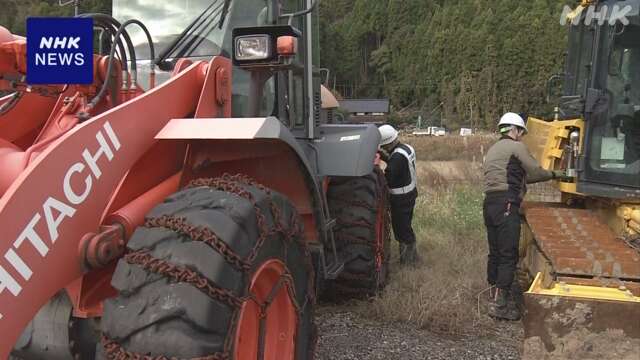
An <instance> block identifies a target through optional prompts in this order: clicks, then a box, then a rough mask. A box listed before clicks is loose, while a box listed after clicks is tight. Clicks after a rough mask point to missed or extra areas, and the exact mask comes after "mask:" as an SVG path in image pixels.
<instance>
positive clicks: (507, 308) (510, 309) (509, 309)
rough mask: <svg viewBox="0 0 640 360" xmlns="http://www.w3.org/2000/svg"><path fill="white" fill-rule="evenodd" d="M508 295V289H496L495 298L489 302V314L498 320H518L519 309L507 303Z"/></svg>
mask: <svg viewBox="0 0 640 360" xmlns="http://www.w3.org/2000/svg"><path fill="white" fill-rule="evenodd" d="M509 297H510V296H509V291H507V290H503V289H498V290H497V292H496V297H495V300H494V301H492V302H489V316H491V317H492V318H495V319H500V320H509V321H517V320H520V311H518V309H517V308H516V307H515V306H513V305H512V304H511V305H510V304H509V303H510V301H509Z"/></svg>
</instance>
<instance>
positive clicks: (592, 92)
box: [561, 1, 640, 199]
mask: <svg viewBox="0 0 640 360" xmlns="http://www.w3.org/2000/svg"><path fill="white" fill-rule="evenodd" d="M617 3H618V2H615V1H613V2H612V1H607V2H601V4H599V5H598V6H600V10H601V11H602V10H603V8H602V6H605V5H608V7H609V9H610V8H612V7H613V6H614V5H616V4H617ZM624 3H625V4H626V3H629V2H624ZM635 5H636V7H635V8H634V9H636V11H635V14H634V12H633V11H632V12H631V13H630V14H629V15H628V16H627V20H628V21H625V22H626V24H625V23H624V22H622V21H616V22H615V23H614V24H612V23H611V22H609V21H605V22H603V23H599V22H598V21H591V22H590V23H589V21H588V19H585V18H584V17H585V16H587V15H588V13H587V11H583V14H582V17H583V19H582V21H580V22H579V23H578V24H575V23H574V25H573V26H571V27H570V32H569V52H568V58H567V69H566V73H565V86H564V97H563V102H562V104H561V110H562V112H563V113H564V114H565V116H569V117H581V118H583V119H584V120H585V127H586V129H585V134H584V147H583V149H584V152H583V155H582V159H581V161H580V162H579V169H581V170H582V171H579V177H578V186H577V189H578V191H579V192H580V193H583V194H586V195H592V196H601V197H608V198H627V199H628V198H629V197H631V198H637V197H639V195H638V193H637V191H638V189H639V188H640V176H639V175H640V78H639V76H640V75H638V74H640V72H639V70H640V18H639V16H638V14H637V5H639V4H635ZM604 11H606V9H605V10H604Z"/></svg>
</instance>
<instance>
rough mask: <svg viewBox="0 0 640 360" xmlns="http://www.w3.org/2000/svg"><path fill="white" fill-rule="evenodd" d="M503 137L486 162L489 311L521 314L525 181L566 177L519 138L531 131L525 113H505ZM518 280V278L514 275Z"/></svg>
mask: <svg viewBox="0 0 640 360" xmlns="http://www.w3.org/2000/svg"><path fill="white" fill-rule="evenodd" d="M498 130H499V131H500V134H501V135H502V137H501V138H500V140H498V142H497V143H495V144H494V145H493V146H492V147H491V148H490V149H489V151H488V152H487V156H486V158H485V163H484V193H485V199H484V209H483V210H484V211H483V213H484V222H485V226H486V228H487V239H488V241H489V258H488V261H487V281H488V282H489V285H490V287H491V289H492V291H491V304H490V308H489V314H490V315H491V316H492V317H495V318H500V319H506V320H518V319H519V318H520V311H519V309H518V306H517V304H516V303H515V301H513V295H514V294H511V293H510V291H511V288H512V286H513V285H514V274H515V271H516V266H517V264H518V249H519V240H520V222H521V218H520V204H521V203H522V200H523V199H524V196H525V194H526V191H527V185H526V184H527V183H529V184H531V183H536V182H542V181H547V180H551V179H556V178H562V179H563V178H566V174H564V173H563V172H560V171H548V170H545V169H543V168H542V167H540V165H539V164H538V162H537V161H536V159H534V158H533V156H531V153H530V152H529V150H528V149H527V147H526V145H525V144H524V143H522V142H521V140H522V138H523V137H524V136H525V135H526V133H527V125H526V124H525V121H524V116H522V115H518V114H515V113H506V114H504V116H502V118H501V119H500V122H499V123H498ZM515 281H517V280H515Z"/></svg>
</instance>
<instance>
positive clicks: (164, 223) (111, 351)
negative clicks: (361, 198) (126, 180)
mask: <svg viewBox="0 0 640 360" xmlns="http://www.w3.org/2000/svg"><path fill="white" fill-rule="evenodd" d="M240 184H244V185H248V186H254V187H256V188H257V189H259V190H261V191H263V192H265V193H266V194H267V196H268V197H269V203H270V210H271V215H272V217H273V222H274V228H273V229H268V227H267V225H266V219H265V216H264V214H263V213H262V209H260V207H259V206H258V205H257V203H256V201H255V199H254V197H253V195H252V194H251V193H250V192H249V191H247V190H246V189H244V188H242V186H241V185H240ZM201 186H206V187H210V188H213V189H216V190H219V191H224V192H228V193H232V194H234V195H237V196H239V197H242V198H245V199H247V200H249V202H251V204H252V205H253V208H254V211H255V213H256V221H257V225H258V231H259V235H258V241H257V242H256V244H255V246H254V247H253V249H252V250H251V252H250V253H249V255H248V256H247V258H246V259H242V258H241V257H240V256H239V255H238V254H237V253H235V252H234V251H233V250H232V249H231V248H230V247H229V246H228V245H227V244H226V243H225V242H223V241H222V240H221V239H220V238H219V237H218V236H217V235H216V234H215V233H214V232H213V231H212V230H211V229H208V228H205V227H196V226H193V225H192V224H189V223H188V222H187V221H186V220H185V219H184V218H179V217H172V216H167V215H164V216H161V217H158V218H148V219H147V220H146V222H145V224H144V226H145V227H148V228H153V227H162V228H166V229H169V230H172V231H174V232H176V233H178V234H182V235H186V236H189V237H190V238H191V239H192V240H194V241H201V242H203V243H205V244H207V245H209V246H211V247H212V248H213V249H215V250H216V251H217V252H218V253H219V254H220V255H221V256H222V257H223V258H224V259H225V260H226V261H227V262H228V263H230V264H231V265H233V266H234V267H236V268H237V269H239V270H242V271H243V272H245V273H248V272H249V271H250V270H251V266H252V265H251V264H252V263H253V261H254V260H255V258H256V257H257V256H258V251H259V250H260V248H261V247H262V245H263V244H264V241H265V240H266V238H267V237H268V236H270V235H273V234H275V233H280V234H281V235H282V237H283V238H284V240H285V241H287V242H291V241H292V240H293V239H294V238H296V237H298V236H299V235H301V234H302V225H301V224H300V221H299V217H298V216H296V214H295V213H292V215H291V219H290V224H291V226H290V228H289V229H288V230H287V229H285V226H284V224H283V222H282V213H281V211H280V209H279V208H278V207H277V206H276V205H275V203H274V202H273V200H272V199H271V190H270V189H268V188H266V187H264V186H263V185H261V184H259V183H257V182H256V181H255V180H253V179H251V178H250V177H248V176H245V175H240V174H238V175H233V176H232V175H229V174H224V175H222V176H221V177H218V178H215V179H197V180H193V181H192V182H191V183H190V184H189V185H188V186H187V188H195V187H201ZM299 242H300V244H302V246H303V249H304V253H305V257H306V263H307V264H306V265H307V268H308V269H309V271H308V272H309V280H308V281H311V282H310V284H311V286H310V288H309V289H308V293H309V295H307V299H305V304H304V305H303V306H302V307H301V306H300V305H299V304H298V303H297V301H293V305H294V306H295V308H296V312H297V313H298V315H299V316H302V312H303V310H302V309H303V307H306V305H307V302H309V301H311V302H312V303H315V293H314V287H313V264H312V263H311V260H310V253H309V248H308V246H307V245H306V243H305V242H304V239H302V240H301V241H299ZM123 259H124V260H125V261H126V262H127V263H129V264H132V265H138V266H140V267H142V268H143V269H144V270H146V271H149V272H152V273H155V274H159V275H163V276H165V277H168V278H170V279H173V280H174V281H176V282H184V283H188V284H191V285H193V286H194V287H196V288H197V289H199V290H200V291H202V292H204V293H205V294H206V295H208V296H209V297H211V298H213V299H215V300H218V301H221V302H223V303H226V304H227V305H229V306H231V307H233V308H235V315H234V319H236V321H237V320H238V318H239V310H240V308H241V307H242V304H243V303H244V302H245V301H247V300H251V301H253V302H255V303H256V304H257V305H258V306H259V307H260V309H261V310H260V312H261V318H262V317H264V316H266V309H267V308H268V307H269V305H270V304H271V302H272V301H273V297H275V295H276V294H277V292H278V290H279V289H280V288H281V287H282V285H283V284H284V283H287V284H289V286H287V291H289V296H290V297H291V298H292V299H296V296H295V289H294V286H293V277H292V276H291V274H289V273H288V272H287V273H285V274H283V275H282V276H281V278H280V279H279V281H278V283H277V284H276V285H275V286H274V288H273V289H272V290H271V293H270V294H269V296H268V297H267V299H266V300H265V302H264V303H261V302H259V301H258V299H257V298H256V297H255V296H254V295H253V294H249V296H247V297H246V298H240V297H237V296H236V295H234V294H233V293H232V292H231V291H229V290H227V289H224V288H221V287H219V286H217V285H215V284H214V283H212V282H211V281H209V280H208V279H207V278H206V277H204V276H202V275H201V274H199V273H197V272H196V271H193V270H191V269H189V268H186V267H183V266H179V265H174V264H171V263H170V262H168V261H166V260H163V259H158V258H154V257H153V256H152V255H151V254H150V253H149V250H148V249H141V250H137V251H132V252H129V253H127V254H126V255H125V256H124V258H123ZM247 292H248V291H247ZM236 325H237V324H236ZM234 328H235V326H234ZM231 338H232V337H227V339H226V341H225V346H224V349H225V351H224V352H223V353H215V354H211V355H207V356H204V357H197V358H192V359H189V360H229V359H231V355H230V351H229V349H230V348H231V344H230V340H231ZM312 341H314V342H315V341H317V335H316V336H314V339H313V340H312ZM102 345H103V347H104V349H105V352H106V355H107V358H108V359H110V360H183V359H178V358H175V357H171V358H169V357H166V356H162V355H159V356H151V355H142V354H138V353H133V352H130V351H127V350H125V349H124V348H123V347H122V346H121V345H120V344H119V343H118V342H117V341H115V340H113V339H110V338H108V337H107V336H106V335H104V334H103V335H102Z"/></svg>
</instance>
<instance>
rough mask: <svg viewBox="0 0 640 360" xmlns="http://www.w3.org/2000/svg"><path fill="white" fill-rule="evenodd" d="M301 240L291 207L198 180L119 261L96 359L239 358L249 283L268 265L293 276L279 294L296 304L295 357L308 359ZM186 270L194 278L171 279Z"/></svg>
mask: <svg viewBox="0 0 640 360" xmlns="http://www.w3.org/2000/svg"><path fill="white" fill-rule="evenodd" d="M302 233H303V232H302V226H301V220H299V215H298V214H297V212H296V210H295V209H294V207H293V206H292V205H291V203H290V202H289V201H288V200H287V199H286V198H285V197H284V196H282V195H280V194H278V193H275V192H271V191H269V190H268V189H265V188H263V187H262V186H260V185H258V184H255V182H253V181H252V180H251V179H248V178H246V177H241V176H229V175H225V176H223V177H221V178H216V179H212V180H197V181H195V182H194V183H192V185H190V187H188V188H187V189H185V190H182V191H179V192H177V193H176V194H174V195H172V196H170V197H169V198H168V199H167V200H166V201H165V202H164V203H163V204H160V205H158V206H157V207H156V208H155V209H153V210H152V211H151V212H150V213H149V214H148V217H147V220H146V224H145V226H144V227H140V228H139V229H137V230H136V231H135V233H134V234H133V236H132V238H131V240H130V241H129V243H128V245H127V246H128V249H129V250H128V251H129V252H128V254H127V255H125V257H124V258H123V259H121V260H120V261H119V263H118V266H117V268H116V271H115V274H114V276H113V279H112V285H113V286H114V287H115V288H116V289H117V290H118V291H119V295H118V296H117V297H116V298H114V299H111V300H108V301H107V302H106V303H105V309H104V317H103V320H102V330H103V340H102V344H101V345H99V346H98V358H99V359H100V358H103V359H121V358H122V359H129V358H136V359H137V357H131V356H132V355H133V356H135V355H136V354H142V355H151V356H152V357H150V358H149V359H156V357H157V359H168V358H169V359H173V358H178V359H192V358H205V357H206V359H208V360H209V359H235V358H236V356H235V354H236V353H235V351H239V350H238V348H241V347H242V346H236V345H237V344H236V340H237V339H238V337H237V335H238V334H237V333H236V331H237V329H239V328H240V327H239V326H238V321H239V319H240V313H241V309H244V306H248V305H250V303H251V302H254V303H255V301H254V300H252V299H251V297H252V296H253V295H254V294H250V287H251V282H252V279H254V275H255V274H256V272H257V271H259V269H260V268H261V266H262V265H264V264H266V263H269V262H274V261H275V262H277V263H282V264H284V265H285V268H286V270H287V272H288V275H290V276H287V277H286V279H285V282H284V284H285V285H284V286H288V285H287V284H289V285H290V286H289V287H287V288H286V289H285V288H284V287H282V289H285V290H286V291H287V293H288V296H289V297H292V298H293V299H292V303H293V304H294V306H295V307H296V312H295V314H296V316H295V322H294V324H295V325H293V327H295V335H292V336H293V340H292V342H293V344H294V345H293V346H294V347H295V350H294V352H295V356H294V358H295V359H310V358H312V356H313V352H314V348H315V338H316V336H315V325H314V323H313V308H314V305H315V294H314V285H313V278H314V275H313V267H312V264H311V261H310V254H309V251H308V249H307V246H306V244H305V242H304V239H303V235H302ZM203 234H204V236H205V237H207V234H208V235H209V236H208V239H209V240H207V239H205V238H204V237H203ZM261 236H262V237H261ZM214 238H215V239H214ZM144 263H146V265H144ZM172 269H173V272H172ZM180 269H182V270H180ZM184 269H187V270H189V271H191V272H192V274H191V275H189V274H182V275H177V276H176V275H175V273H176V272H178V271H183V270H184ZM172 273H173V275H171V274H172ZM194 277H197V279H195V280H194ZM280 277H281V278H282V277H283V276H280ZM287 279H289V280H291V281H287ZM196 285H197V286H196ZM278 286H280V284H279V285H278ZM199 287H202V288H204V289H201V288H199ZM207 288H208V290H207ZM269 289H276V287H273V288H271V287H270V288H269ZM276 290H277V289H276ZM289 290H290V291H289ZM271 291H272V292H277V293H278V294H280V292H279V291H280V290H277V291H273V290H271ZM267 309H268V308H267ZM253 320H254V321H257V322H259V319H253ZM242 335H243V336H244V335H245V334H242ZM247 336H248V337H251V336H253V334H247ZM239 341H242V340H239ZM118 356H124V357H118ZM160 356H164V357H160ZM207 356H209V357H207ZM266 358H269V357H266ZM145 359H146V358H145ZM239 360H245V359H239Z"/></svg>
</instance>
